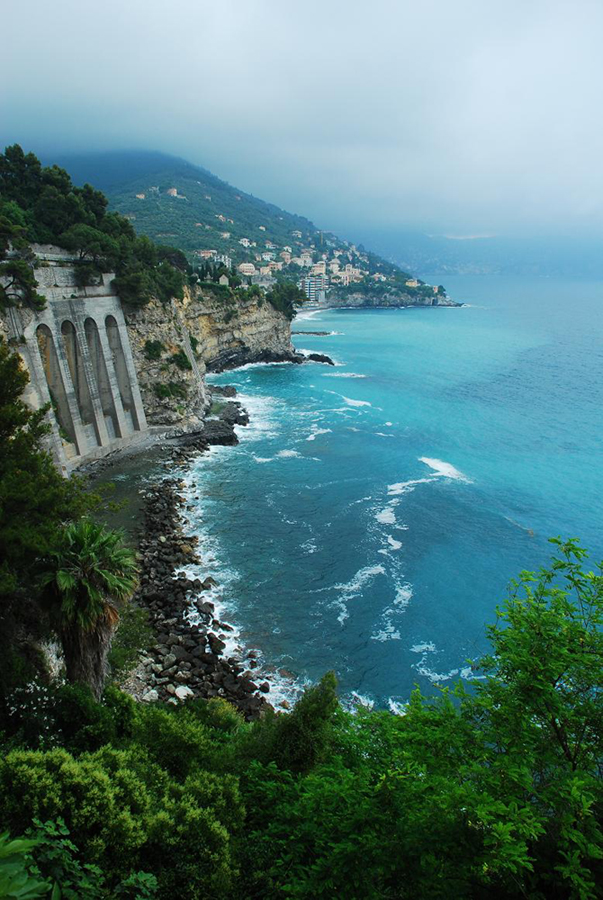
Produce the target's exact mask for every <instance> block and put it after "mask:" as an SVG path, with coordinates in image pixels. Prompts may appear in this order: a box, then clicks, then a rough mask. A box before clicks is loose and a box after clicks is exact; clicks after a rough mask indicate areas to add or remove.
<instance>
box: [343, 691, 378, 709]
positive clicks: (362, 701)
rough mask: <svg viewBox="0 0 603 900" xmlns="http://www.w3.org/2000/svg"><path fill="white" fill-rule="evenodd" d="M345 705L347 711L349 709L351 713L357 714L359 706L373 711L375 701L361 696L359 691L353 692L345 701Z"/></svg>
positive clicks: (363, 695)
mask: <svg viewBox="0 0 603 900" xmlns="http://www.w3.org/2000/svg"><path fill="white" fill-rule="evenodd" d="M343 705H344V707H345V708H346V709H349V710H350V712H355V711H356V710H357V709H358V707H359V706H362V707H364V709H373V707H374V706H375V701H374V700H373V699H372V698H371V697H367V696H366V695H365V694H360V693H359V692H358V691H352V693H351V696H350V697H349V698H348V699H346V700H344V702H343Z"/></svg>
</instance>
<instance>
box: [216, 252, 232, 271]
mask: <svg viewBox="0 0 603 900" xmlns="http://www.w3.org/2000/svg"><path fill="white" fill-rule="evenodd" d="M216 262H217V263H221V264H222V265H223V266H226V268H227V269H230V268H232V258H231V257H230V256H228V254H227V253H218V255H217V256H216Z"/></svg>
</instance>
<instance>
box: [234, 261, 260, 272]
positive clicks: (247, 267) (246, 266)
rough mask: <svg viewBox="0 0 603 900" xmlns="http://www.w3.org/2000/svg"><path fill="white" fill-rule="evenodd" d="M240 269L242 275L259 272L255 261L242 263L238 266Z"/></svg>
mask: <svg viewBox="0 0 603 900" xmlns="http://www.w3.org/2000/svg"><path fill="white" fill-rule="evenodd" d="M238 270H239V272H240V273H241V275H255V274H257V269H256V267H255V266H254V264H253V263H245V262H244V263H240V265H239V266H238Z"/></svg>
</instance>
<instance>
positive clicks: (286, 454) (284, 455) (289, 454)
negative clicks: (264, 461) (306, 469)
mask: <svg viewBox="0 0 603 900" xmlns="http://www.w3.org/2000/svg"><path fill="white" fill-rule="evenodd" d="M276 455H277V456H279V457H280V458H281V459H293V458H294V457H297V456H301V453H299V452H298V451H297V450H279V452H278V453H277V454H276Z"/></svg>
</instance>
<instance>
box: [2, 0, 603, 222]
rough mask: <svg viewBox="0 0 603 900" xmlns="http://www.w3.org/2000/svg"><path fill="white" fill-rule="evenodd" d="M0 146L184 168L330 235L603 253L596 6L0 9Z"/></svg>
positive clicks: (25, 5) (581, 2)
mask: <svg viewBox="0 0 603 900" xmlns="http://www.w3.org/2000/svg"><path fill="white" fill-rule="evenodd" d="M1 9H2V54H1V56H0V140H1V141H2V145H3V146H5V145H7V144H10V143H15V142H18V143H20V144H21V145H22V146H23V147H24V148H25V149H32V150H34V151H36V152H38V153H44V154H47V153H48V152H52V151H55V150H56V151H57V152H64V151H69V150H74V151H83V150H84V151H85V150H88V149H90V150H99V149H126V148H127V149H135V148H144V149H153V150H162V151H166V152H169V153H173V154H175V155H177V156H182V157H184V158H186V159H188V160H190V161H191V162H193V163H197V164H199V165H203V166H205V167H206V168H208V169H210V170H211V171H212V172H214V174H216V175H218V176H219V177H221V178H224V179H225V180H227V181H229V182H230V183H232V184H234V185H236V186H237V187H239V188H241V189H243V190H246V191H249V192H250V193H253V194H255V195H256V196H258V197H262V198H263V199H266V200H270V201H272V202H274V203H277V204H278V205H280V206H282V207H284V208H286V209H288V210H290V211H292V212H297V213H300V214H303V215H307V216H308V217H310V218H312V219H313V220H314V221H315V222H316V223H317V224H318V225H319V226H320V227H323V228H330V229H332V230H334V231H338V232H339V233H344V234H346V233H350V232H351V231H354V230H356V231H358V230H359V229H360V228H365V229H371V228H373V229H381V230H386V229H389V228H392V229H416V230H420V231H423V232H427V233H435V234H446V235H453V236H457V237H471V236H475V235H491V234H526V235H530V234H531V235H535V234H546V233H568V234H569V233H571V234H574V235H577V234H596V235H600V236H603V190H602V188H603V114H602V109H603V96H602V94H603V51H602V49H601V47H602V36H603V2H601V0H571V2H570V0H566V2H557V0H500V2H499V0H421V2H420V3H419V2H417V0H412V2H410V0H370V2H369V0H345V2H343V0H320V2H317V0H305V2H304V3H302V4H298V3H287V2H284V0H212V2H208V0H169V2H168V0H102V2H99V0H53V2H49V0H18V2H17V0H3V2H2V4H1Z"/></svg>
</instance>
